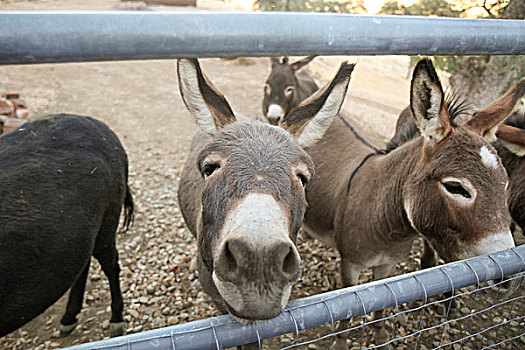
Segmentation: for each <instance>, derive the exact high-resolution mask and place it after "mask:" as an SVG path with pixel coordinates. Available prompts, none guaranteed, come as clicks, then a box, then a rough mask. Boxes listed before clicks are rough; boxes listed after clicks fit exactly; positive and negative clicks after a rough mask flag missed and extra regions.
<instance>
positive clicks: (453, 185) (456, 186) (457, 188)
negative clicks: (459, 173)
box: [442, 182, 472, 199]
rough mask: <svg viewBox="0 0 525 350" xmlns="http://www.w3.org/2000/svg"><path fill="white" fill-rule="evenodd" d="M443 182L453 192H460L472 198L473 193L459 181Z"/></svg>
mask: <svg viewBox="0 0 525 350" xmlns="http://www.w3.org/2000/svg"><path fill="white" fill-rule="evenodd" d="M442 184H443V187H445V189H446V190H447V191H448V192H450V193H451V194H459V195H461V196H463V197H465V198H467V199H471V198H472V195H471V194H470V193H469V192H468V191H467V190H466V189H465V188H464V187H463V186H462V185H461V184H460V183H459V182H442Z"/></svg>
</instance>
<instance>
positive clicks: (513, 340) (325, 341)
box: [70, 245, 525, 350]
mask: <svg viewBox="0 0 525 350" xmlns="http://www.w3.org/2000/svg"><path fill="white" fill-rule="evenodd" d="M523 272H525V245H524V246H519V247H516V248H512V249H509V250H506V251H503V252H499V253H495V254H490V255H486V256H481V257H476V258H472V259H467V260H463V261H460V262H455V263H451V264H446V265H442V266H438V267H435V268H432V269H427V270H422V271H418V272H414V273H410V274H405V275H401V276H397V277H393V278H389V279H385V280H381V281H375V282H371V283H367V284H363V285H358V286H355V287H351V288H344V289H340V290H335V291H332V292H328V293H323V294H319V295H315V296H311V297H307V298H303V299H300V300H294V301H292V302H290V303H289V305H288V307H287V308H286V309H285V311H284V312H283V313H282V314H281V315H280V316H278V317H277V318H275V319H273V320H269V321H266V322H263V323H259V324H255V325H244V324H240V323H238V322H236V321H234V320H233V319H232V318H231V317H230V316H221V317H214V318H210V319H205V320H200V321H195V322H190V323H187V324H182V325H177V326H172V327H166V328H162V329H156V330H153V331H149V332H143V333H137V334H132V335H129V336H125V337H119V338H113V339H108V340H104V341H99V342H94V343H90V344H82V345H78V346H75V347H72V348H70V349H76V350H80V349H113V350H117V349H118V350H124V349H127V350H138V349H152V348H154V349H174V350H180V349H222V348H228V347H232V346H236V345H242V344H247V343H252V344H253V346H254V348H255V349H257V348H261V349H263V348H268V349H277V348H280V349H283V350H284V349H330V348H332V346H333V344H334V341H335V340H336V339H337V338H338V337H339V338H341V339H340V340H339V341H341V340H342V341H343V342H344V341H346V344H347V345H348V348H349V349H352V350H355V349H379V348H381V349H423V350H424V349H427V350H429V349H454V350H455V349H465V350H469V349H470V350H473V349H522V348H524V349H525V303H524V301H523V299H524V298H525V294H524V292H523V289H522V288H521V284H522V278H523V274H522V273H523ZM443 293H445V294H443ZM384 309H388V310H386V312H385V314H384V317H377V316H375V317H374V316H373V312H377V311H380V310H384ZM344 319H349V320H350V323H349V325H348V326H344V327H342V326H341V324H339V325H338V322H337V321H340V320H344ZM382 327H384V329H385V330H386V332H387V334H388V336H387V337H386V338H385V339H383V340H381V341H378V336H377V335H378V333H379V332H380V331H379V330H380V329H381V328H382ZM277 336H281V337H277ZM272 337H277V338H273V339H269V338H272ZM343 337H344V338H347V339H346V340H345V339H343ZM264 339H268V340H265V341H264V342H263V340H264Z"/></svg>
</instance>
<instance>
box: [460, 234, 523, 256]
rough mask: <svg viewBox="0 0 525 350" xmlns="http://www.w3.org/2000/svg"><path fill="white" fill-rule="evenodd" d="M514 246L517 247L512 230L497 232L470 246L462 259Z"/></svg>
mask: <svg viewBox="0 0 525 350" xmlns="http://www.w3.org/2000/svg"><path fill="white" fill-rule="evenodd" d="M512 247H515V245H514V239H513V237H512V233H510V231H509V232H502V233H496V234H492V235H489V236H487V237H485V238H483V239H481V240H479V241H478V242H477V243H476V244H475V245H474V246H472V247H469V248H468V249H467V251H466V252H464V254H463V257H462V259H465V258H470V257H474V256H478V255H484V254H490V253H496V252H499V251H502V250H505V249H509V248H512Z"/></svg>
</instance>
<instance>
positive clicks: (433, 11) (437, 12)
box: [379, 0, 465, 17]
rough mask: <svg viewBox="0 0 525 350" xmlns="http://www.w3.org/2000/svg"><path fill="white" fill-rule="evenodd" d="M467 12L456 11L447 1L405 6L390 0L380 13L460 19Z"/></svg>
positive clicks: (430, 0)
mask: <svg viewBox="0 0 525 350" xmlns="http://www.w3.org/2000/svg"><path fill="white" fill-rule="evenodd" d="M464 11H465V10H464V9H463V10H456V9H454V6H452V5H451V4H450V3H449V2H447V1H446V0H420V1H419V2H417V3H415V4H413V5H410V6H405V5H402V4H400V3H399V2H397V1H396V0H389V1H387V2H385V3H384V4H383V6H382V7H381V10H380V11H379V13H382V14H385V15H417V16H443V17H459V16H460V15H461V14H462V13H463V12H464Z"/></svg>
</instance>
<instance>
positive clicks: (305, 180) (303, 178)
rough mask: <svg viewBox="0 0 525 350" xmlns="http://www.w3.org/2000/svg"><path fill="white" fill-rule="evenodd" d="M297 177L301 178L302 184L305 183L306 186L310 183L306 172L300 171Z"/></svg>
mask: <svg viewBox="0 0 525 350" xmlns="http://www.w3.org/2000/svg"><path fill="white" fill-rule="evenodd" d="M297 177H298V178H299V180H301V184H302V185H303V187H306V185H308V177H307V176H306V175H305V174H302V173H298V174H297Z"/></svg>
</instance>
